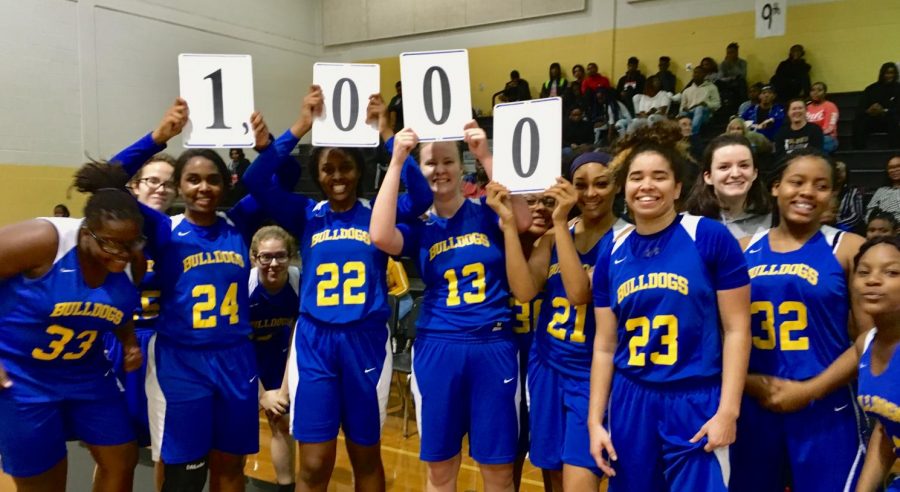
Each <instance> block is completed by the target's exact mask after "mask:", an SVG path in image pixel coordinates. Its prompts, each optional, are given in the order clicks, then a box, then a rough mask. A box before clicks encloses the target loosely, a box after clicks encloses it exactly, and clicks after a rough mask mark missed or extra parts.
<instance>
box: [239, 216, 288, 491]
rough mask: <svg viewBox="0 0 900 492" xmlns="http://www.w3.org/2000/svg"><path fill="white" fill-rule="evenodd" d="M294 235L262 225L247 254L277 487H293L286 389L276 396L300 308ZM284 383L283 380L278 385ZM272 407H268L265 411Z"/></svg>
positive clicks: (262, 403)
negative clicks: (250, 268) (293, 261)
mask: <svg viewBox="0 0 900 492" xmlns="http://www.w3.org/2000/svg"><path fill="white" fill-rule="evenodd" d="M296 250H297V247H296V245H295V243H294V238H292V237H291V235H290V234H288V233H287V231H285V230H284V229H282V228H280V227H278V226H266V227H263V228H262V229H260V230H259V231H257V232H256V234H254V235H253V241H252V242H251V243H250V257H251V258H252V259H253V264H254V268H253V270H251V271H250V287H249V291H250V326H252V327H253V334H252V335H251V338H252V340H253V347H254V348H255V349H256V365H257V368H258V370H259V382H260V385H261V387H262V391H263V393H261V395H260V406H262V407H263V408H264V409H266V410H267V411H266V417H267V419H268V423H269V428H270V430H271V431H272V439H271V441H270V442H271V444H270V445H269V450H270V452H271V454H272V465H273V466H274V467H275V481H276V483H277V484H278V487H279V490H285V491H290V492H293V490H294V481H295V478H294V439H293V438H292V437H291V433H290V426H289V422H288V419H287V418H284V417H283V415H284V414H285V413H286V410H287V408H288V405H289V403H288V401H287V396H286V395H287V391H285V392H284V395H285V397H284V398H279V395H280V394H282V393H281V391H280V390H281V388H282V385H284V388H285V390H287V384H286V383H285V381H284V379H285V378H284V373H285V367H287V360H288V352H289V350H290V345H291V332H292V331H293V327H294V322H295V321H296V319H297V311H298V310H299V308H300V298H299V293H300V269H299V268H298V267H296V266H292V265H289V262H290V261H291V259H293V258H295V257H296ZM283 383H284V384H283ZM269 409H271V411H268V410H269Z"/></svg>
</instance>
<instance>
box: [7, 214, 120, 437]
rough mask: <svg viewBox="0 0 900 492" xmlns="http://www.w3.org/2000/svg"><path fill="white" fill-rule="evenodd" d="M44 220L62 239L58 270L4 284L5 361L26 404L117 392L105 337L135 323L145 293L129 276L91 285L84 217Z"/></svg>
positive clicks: (18, 277)
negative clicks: (81, 244) (84, 260)
mask: <svg viewBox="0 0 900 492" xmlns="http://www.w3.org/2000/svg"><path fill="white" fill-rule="evenodd" d="M44 220H47V221H48V222H50V223H51V224H53V226H54V227H55V228H56V232H57V234H58V237H59V246H58V248H57V253H56V259H55V260H54V262H53V266H52V267H51V268H50V270H49V271H48V272H47V273H45V274H44V275H43V276H42V277H40V278H34V279H32V278H27V277H25V276H24V275H22V274H19V275H16V276H15V277H12V278H9V279H7V280H5V281H3V282H0V362H2V363H3V365H4V367H5V368H6V371H7V372H8V373H9V376H10V379H12V381H13V384H15V386H16V388H18V390H17V391H18V394H17V399H19V400H20V401H34V402H40V401H55V400H62V399H66V398H68V399H95V398H100V397H104V396H109V395H110V394H113V395H115V394H116V385H115V384H114V383H113V384H110V380H112V379H111V378H114V376H113V374H112V371H111V369H112V367H111V365H110V363H109V361H108V360H107V359H106V358H105V357H104V355H103V343H101V339H102V335H103V334H104V333H105V332H109V331H112V330H115V329H116V328H118V327H120V326H121V325H122V324H124V323H125V322H127V321H128V319H129V317H130V316H131V313H132V312H133V311H134V309H135V308H136V307H137V305H138V293H137V289H136V288H135V286H134V284H132V282H131V280H130V279H129V278H128V275H127V274H126V273H109V274H107V276H106V280H105V281H104V282H103V284H102V285H100V286H99V287H97V288H91V287H89V286H88V285H87V284H85V282H84V278H83V277H82V272H81V266H80V265H79V263H78V254H77V244H78V234H79V229H80V227H81V219H68V218H66V219H63V218H48V219H44ZM108 378H109V379H108ZM4 425H6V424H4Z"/></svg>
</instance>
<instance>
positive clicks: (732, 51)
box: [717, 43, 747, 105]
mask: <svg viewBox="0 0 900 492" xmlns="http://www.w3.org/2000/svg"><path fill="white" fill-rule="evenodd" d="M739 49H740V46H738V44H737V43H730V44H729V45H728V47H727V48H725V59H724V60H722V62H721V63H719V80H718V82H717V85H718V86H719V93H720V95H721V96H722V99H723V100H727V101H729V102H730V104H732V105H733V104H737V103H738V102H739V101H743V100H744V99H745V98H746V97H747V60H744V59H743V58H741V57H740V56H739V54H738V50H739Z"/></svg>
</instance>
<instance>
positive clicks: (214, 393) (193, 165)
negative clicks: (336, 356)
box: [115, 98, 276, 492]
mask: <svg viewBox="0 0 900 492" xmlns="http://www.w3.org/2000/svg"><path fill="white" fill-rule="evenodd" d="M187 115H188V107H187V103H186V102H185V101H184V100H183V99H180V98H179V99H177V100H176V102H175V104H173V105H172V107H170V108H169V110H168V111H167V112H166V114H165V116H164V117H163V119H162V121H161V122H160V124H159V126H158V127H157V128H156V129H155V130H154V131H153V132H151V133H149V134H148V135H146V136H145V137H143V138H142V139H140V140H139V141H137V142H136V143H134V144H132V145H131V146H130V147H129V148H127V149H125V150H124V151H122V152H120V153H119V154H118V155H117V156H116V158H115V160H116V161H118V162H120V163H121V164H122V166H123V168H124V169H126V171H128V172H129V173H130V174H134V173H136V171H137V169H138V168H139V167H140V165H141V163H143V162H146V161H147V160H148V159H149V158H150V157H151V156H153V155H154V154H156V153H158V152H160V151H162V150H163V149H164V148H165V144H166V142H167V141H169V140H170V139H171V138H173V137H174V136H176V135H178V134H179V133H180V132H181V129H182V128H183V127H184V125H185V124H186V123H187ZM251 122H252V124H253V130H254V132H255V135H256V143H257V149H258V150H259V151H260V152H266V151H267V152H270V153H276V150H275V149H274V148H273V147H272V146H270V145H269V143H270V142H269V140H270V137H269V132H268V129H267V128H266V126H265V123H264V122H263V120H262V117H261V116H260V115H259V114H258V113H254V115H253V116H252V118H251ZM229 176H230V173H229V171H228V168H227V166H226V165H225V162H224V161H223V160H222V158H221V157H220V156H219V155H218V154H217V153H216V152H214V151H212V150H209V149H189V150H187V151H185V152H183V153H182V154H181V155H180V156H179V157H178V159H177V160H176V162H175V171H174V174H173V176H172V178H173V181H174V182H175V183H177V186H178V192H179V194H180V195H181V196H182V198H183V199H184V202H185V212H184V214H181V215H176V216H174V217H168V216H166V215H164V214H162V213H161V212H159V211H157V210H155V209H153V208H150V207H147V206H143V205H142V212H143V214H144V217H145V220H146V222H147V225H146V227H145V230H146V231H147V236H148V244H147V252H148V254H149V255H150V256H151V257H152V258H153V259H154V260H155V265H154V272H155V275H156V277H157V278H158V281H159V284H160V300H159V303H160V314H159V319H158V322H157V324H156V334H155V335H154V336H153V338H152V339H151V341H150V344H149V347H148V352H147V359H148V362H147V376H146V390H147V398H148V407H149V408H148V410H149V420H150V433H151V444H152V450H153V459H154V460H155V461H158V460H162V462H163V463H164V465H163V467H164V472H163V475H164V477H163V483H162V490H163V491H164V492H168V491H179V492H180V491H195V490H196V491H199V490H202V489H203V486H204V484H205V482H206V479H207V473H209V477H210V487H211V488H212V489H214V490H220V491H234V490H243V488H244V473H243V467H244V457H245V455H247V454H251V453H255V452H257V451H258V449H259V424H258V406H257V404H258V401H259V394H258V381H257V379H258V375H257V371H256V357H255V354H254V351H253V346H252V343H251V342H250V340H249V335H250V334H251V332H252V329H251V326H250V308H249V293H248V287H247V279H248V278H249V274H250V256H249V251H248V247H247V246H248V244H249V242H250V237H251V234H252V232H251V231H253V230H255V225H256V224H255V221H254V220H253V219H254V217H252V216H250V215H248V214H246V210H244V209H242V208H233V209H231V210H229V211H228V212H227V213H225V214H219V213H218V212H217V207H218V205H219V204H220V203H221V201H222V199H223V197H224V196H225V194H226V193H227V191H228V189H229V187H230V185H231V183H230V179H229ZM163 182H164V181H163Z"/></svg>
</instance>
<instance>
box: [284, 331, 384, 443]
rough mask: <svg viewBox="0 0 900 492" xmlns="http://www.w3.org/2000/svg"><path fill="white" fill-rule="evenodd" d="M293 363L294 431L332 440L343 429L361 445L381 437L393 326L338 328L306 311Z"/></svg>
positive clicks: (308, 438)
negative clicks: (389, 327) (390, 331)
mask: <svg viewBox="0 0 900 492" xmlns="http://www.w3.org/2000/svg"><path fill="white" fill-rule="evenodd" d="M294 348H295V350H294V354H293V355H292V357H294V359H293V360H292V361H290V362H288V368H289V371H288V372H289V378H290V388H291V402H292V404H291V433H292V434H293V436H294V438H295V439H297V441H299V442H306V443H317V442H327V441H331V440H333V439H336V438H337V435H338V430H339V429H341V428H343V430H344V435H345V436H347V439H349V440H351V441H353V442H354V443H356V444H359V445H361V446H374V445H376V444H378V443H379V442H380V441H381V426H382V425H384V419H385V417H386V415H387V401H388V392H389V391H390V385H391V373H392V371H393V364H392V362H393V356H392V353H391V348H390V336H389V332H388V327H387V325H384V326H379V327H359V326H354V327H350V326H347V327H340V328H338V327H334V326H331V325H328V324H325V323H321V322H318V321H315V320H313V319H311V318H308V317H307V316H303V315H301V316H300V318H299V319H298V320H297V328H296V329H295V330H294Z"/></svg>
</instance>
